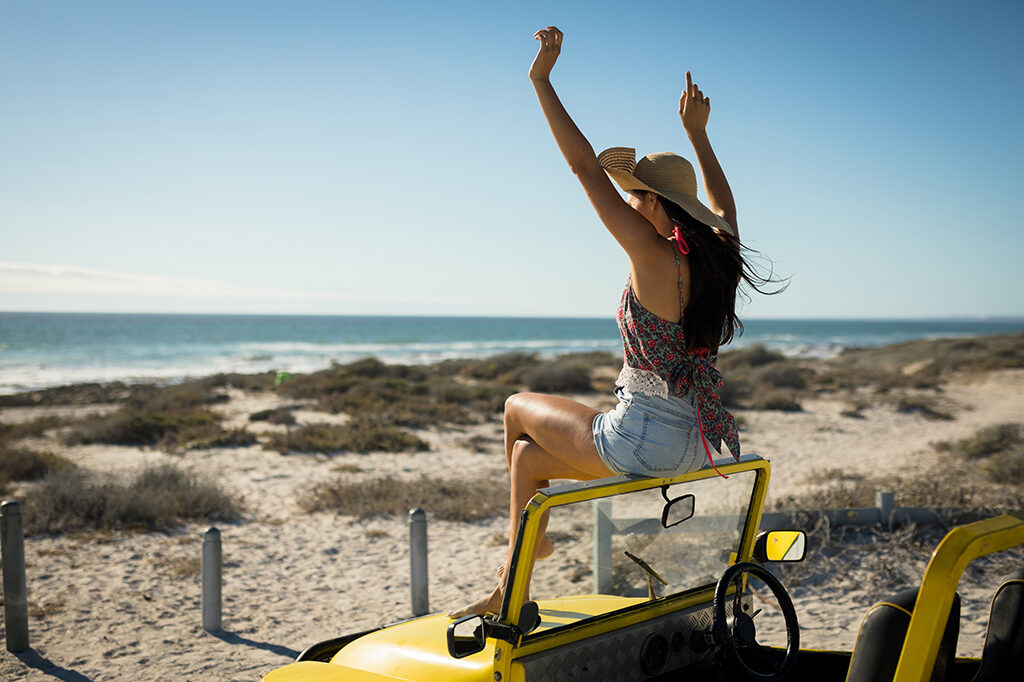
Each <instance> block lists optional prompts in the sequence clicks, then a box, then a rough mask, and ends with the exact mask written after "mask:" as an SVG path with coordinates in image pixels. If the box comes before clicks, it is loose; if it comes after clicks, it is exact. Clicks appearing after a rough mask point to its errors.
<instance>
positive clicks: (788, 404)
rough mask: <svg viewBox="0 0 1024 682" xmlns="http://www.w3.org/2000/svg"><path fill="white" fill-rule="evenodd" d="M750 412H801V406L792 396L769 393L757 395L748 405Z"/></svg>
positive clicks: (774, 392)
mask: <svg viewBox="0 0 1024 682" xmlns="http://www.w3.org/2000/svg"><path fill="white" fill-rule="evenodd" d="M750 409H752V410H775V411H777V412H802V411H803V409H804V408H803V406H802V405H800V403H799V402H797V401H796V400H795V399H794V398H793V396H792V395H790V394H789V393H785V392H783V391H769V392H766V393H763V394H760V395H758V396H757V397H756V398H755V399H754V400H753V401H752V402H751V404H750Z"/></svg>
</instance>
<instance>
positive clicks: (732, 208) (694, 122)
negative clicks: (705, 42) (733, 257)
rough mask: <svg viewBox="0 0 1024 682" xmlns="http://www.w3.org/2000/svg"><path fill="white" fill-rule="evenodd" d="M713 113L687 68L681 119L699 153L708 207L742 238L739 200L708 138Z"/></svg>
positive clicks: (694, 149) (680, 108)
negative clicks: (708, 126) (738, 218)
mask: <svg viewBox="0 0 1024 682" xmlns="http://www.w3.org/2000/svg"><path fill="white" fill-rule="evenodd" d="M710 115H711V100H710V99H709V98H707V97H705V96H704V93H703V92H701V91H700V89H699V88H698V87H697V85H696V84H695V83H694V82H693V79H692V78H691V76H690V72H689V71H687V72H686V90H684V91H683V94H682V96H681V97H680V98H679V118H680V120H682V122H683V129H684V130H685V131H686V135H687V137H689V138H690V144H692V145H693V151H694V153H696V154H697V163H698V164H699V165H700V172H701V176H702V177H703V179H704V191H705V192H706V193H707V195H708V207H709V208H710V209H711V210H712V211H714V212H715V213H717V214H718V215H720V216H722V217H723V218H724V219H725V221H726V222H727V223H729V224H730V225H732V227H733V229H734V230H736V238H737V239H738V238H739V236H740V234H739V229H740V228H739V226H738V225H737V224H736V202H735V200H734V199H733V197H732V190H731V189H729V181H728V180H726V179H725V172H724V171H723V170H722V166H721V164H719V163H718V157H717V156H715V150H714V149H712V148H711V141H710V140H709V139H708V132H707V124H708V116H710Z"/></svg>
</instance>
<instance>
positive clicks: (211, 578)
mask: <svg viewBox="0 0 1024 682" xmlns="http://www.w3.org/2000/svg"><path fill="white" fill-rule="evenodd" d="M202 566H203V629H204V630H206V631H207V632H213V631H214V630H220V567H221V547H220V531H219V530H217V529H216V528H214V527H212V526H211V527H210V528H208V529H207V530H206V532H205V533H203V564H202Z"/></svg>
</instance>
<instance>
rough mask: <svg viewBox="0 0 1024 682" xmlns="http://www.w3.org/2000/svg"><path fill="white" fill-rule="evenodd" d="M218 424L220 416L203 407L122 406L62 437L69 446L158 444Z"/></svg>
mask: <svg viewBox="0 0 1024 682" xmlns="http://www.w3.org/2000/svg"><path fill="white" fill-rule="evenodd" d="M219 422H220V415H218V414H216V413H215V412H212V411H210V410H208V409H206V408H187V409H178V410H174V409H171V410H167V411H163V410H159V409H157V410H155V411H151V410H140V409H137V408H134V407H125V408H122V409H121V410H118V411H117V412H115V413H113V414H111V415H106V416H94V417H86V418H85V419H83V420H81V421H80V422H78V423H77V424H76V425H74V426H73V427H72V428H71V429H70V430H69V432H68V433H67V434H66V435H65V438H64V440H65V442H66V443H67V444H69V445H87V444H90V443H107V444H110V445H157V444H159V443H160V442H161V441H163V442H165V443H171V442H176V438H177V436H178V435H179V434H181V433H182V432H187V431H189V430H192V429H196V428H198V427H202V426H213V425H217V424H218V423H219Z"/></svg>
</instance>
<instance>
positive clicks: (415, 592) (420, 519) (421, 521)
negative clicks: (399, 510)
mask: <svg viewBox="0 0 1024 682" xmlns="http://www.w3.org/2000/svg"><path fill="white" fill-rule="evenodd" d="M409 585H410V596H411V599H412V615H414V616H423V615H426V614H427V613H430V598H429V596H428V594H427V513H426V512H425V511H423V510H422V509H410V510H409Z"/></svg>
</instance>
